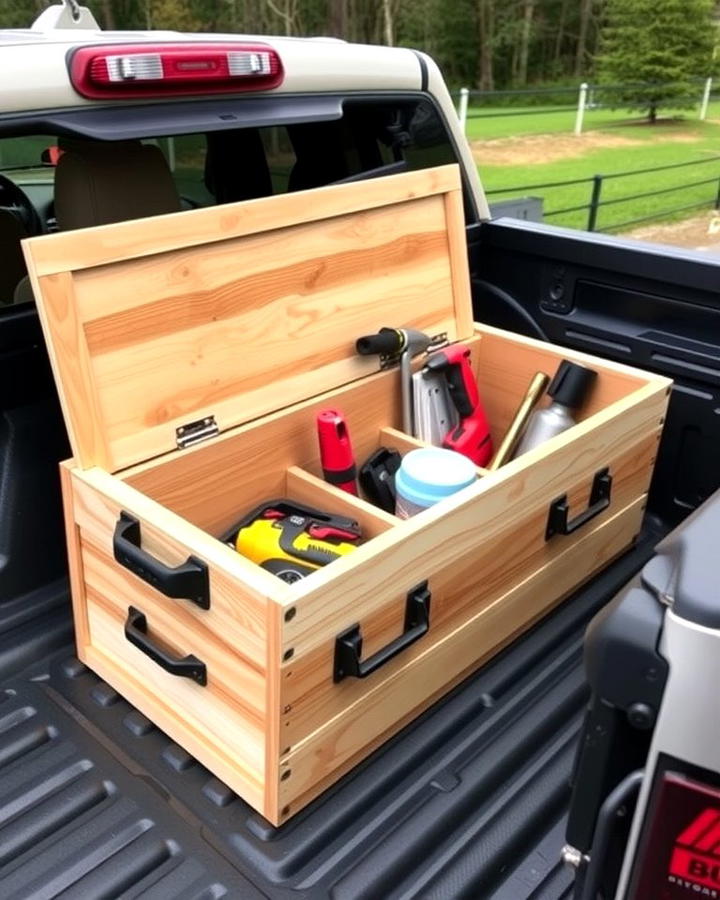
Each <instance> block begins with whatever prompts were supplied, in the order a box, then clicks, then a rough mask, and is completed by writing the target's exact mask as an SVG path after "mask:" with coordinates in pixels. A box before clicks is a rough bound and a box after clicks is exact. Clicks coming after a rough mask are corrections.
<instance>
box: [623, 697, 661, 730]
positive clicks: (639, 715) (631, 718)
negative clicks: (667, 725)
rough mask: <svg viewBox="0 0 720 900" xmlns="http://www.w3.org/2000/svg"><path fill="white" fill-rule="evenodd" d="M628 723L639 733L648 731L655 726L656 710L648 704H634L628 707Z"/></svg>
mask: <svg viewBox="0 0 720 900" xmlns="http://www.w3.org/2000/svg"><path fill="white" fill-rule="evenodd" d="M627 717H628V722H629V723H630V724H631V725H632V727H633V728H637V729H638V730H639V731H647V730H648V729H649V728H652V727H653V725H654V724H655V710H654V709H653V708H652V706H648V704H647V703H633V704H632V705H631V706H630V707H628V711H627Z"/></svg>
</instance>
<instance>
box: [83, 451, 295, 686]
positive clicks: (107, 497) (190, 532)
mask: <svg viewBox="0 0 720 900" xmlns="http://www.w3.org/2000/svg"><path fill="white" fill-rule="evenodd" d="M73 497H74V515H75V521H76V523H77V525H78V526H79V527H80V529H81V530H82V532H83V534H84V536H85V539H86V540H92V542H93V544H94V545H95V546H97V547H100V548H102V549H103V550H104V551H105V552H106V553H107V554H108V556H112V539H113V532H114V530H115V524H116V522H117V520H118V518H119V515H120V512H121V511H122V510H124V511H126V512H128V513H130V514H131V515H133V516H135V517H136V518H137V519H138V520H139V521H140V530H141V536H142V546H143V548H144V549H146V550H147V551H148V552H149V553H151V554H153V555H154V556H156V557H157V558H158V559H160V560H161V561H162V562H164V563H166V564H168V565H177V564H179V563H180V562H184V561H185V560H186V559H187V557H188V556H190V555H194V556H197V557H198V558H199V559H201V560H203V561H204V562H206V563H207V565H208V569H209V576H210V609H208V610H204V609H200V608H199V607H198V606H196V605H195V604H194V603H191V602H189V601H187V600H181V599H180V600H169V602H168V608H172V609H174V610H176V615H177V616H178V617H183V618H184V619H185V620H187V621H193V622H196V623H197V627H198V628H200V629H202V628H207V629H210V630H211V631H212V632H213V633H214V634H215V635H217V637H218V639H220V640H224V641H227V642H228V643H229V644H231V645H232V647H233V648H234V649H235V651H236V652H237V653H238V654H239V655H240V656H242V657H243V658H244V659H246V660H247V661H248V662H249V663H251V664H252V665H253V666H255V667H256V668H264V666H265V662H266V641H267V634H266V632H265V622H266V610H265V607H266V604H267V603H268V602H269V601H268V600H267V599H266V596H265V595H264V594H263V593H261V592H262V591H263V590H264V589H265V588H268V589H269V592H273V593H274V594H275V595H276V596H278V597H281V596H282V592H283V585H282V583H281V582H280V581H279V579H277V578H274V577H273V576H272V575H270V574H269V573H267V572H265V571H264V570H263V569H260V568H259V567H258V566H255V565H253V564H252V563H250V562H249V561H248V560H246V559H244V558H243V557H241V556H239V555H238V554H237V553H234V552H233V551H232V550H230V549H229V548H228V547H226V546H224V545H223V544H222V543H221V542H220V541H218V540H215V539H213V538H211V537H209V536H208V535H206V534H204V533H203V532H201V531H200V530H199V529H196V528H194V527H193V526H191V525H190V524H189V523H187V522H184V521H183V520H182V519H180V518H179V517H178V516H175V515H174V514H173V513H170V512H168V511H167V510H165V509H163V507H161V506H159V505H158V504H156V503H153V501H151V500H148V499H147V498H145V497H144V496H143V495H142V494H140V493H139V492H138V491H135V490H134V489H133V488H131V487H129V486H128V485H125V484H123V483H122V482H121V481H119V480H118V479H116V478H113V477H112V476H111V475H108V474H107V473H104V472H101V471H100V470H97V469H91V470H88V471H87V472H80V471H77V470H76V471H75V472H74V473H73ZM114 566H115V568H117V569H118V571H119V572H120V573H121V574H122V578H123V585H124V589H123V596H124V598H125V599H126V600H127V602H128V603H129V604H132V603H135V602H137V605H138V606H140V607H142V605H143V602H145V603H146V604H147V601H148V599H149V598H152V597H156V598H157V600H158V602H162V600H165V599H167V598H163V597H162V595H161V594H160V593H159V592H158V591H155V590H154V589H153V588H151V587H149V586H148V585H147V584H146V583H145V582H144V581H142V580H141V579H140V578H138V577H137V576H136V575H134V574H132V573H130V572H127V571H126V570H124V569H123V568H122V567H120V566H119V565H117V564H114Z"/></svg>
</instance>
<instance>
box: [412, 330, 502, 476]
mask: <svg viewBox="0 0 720 900" xmlns="http://www.w3.org/2000/svg"><path fill="white" fill-rule="evenodd" d="M425 368H426V369H429V370H430V371H431V372H439V373H441V374H442V375H444V376H445V380H446V382H447V386H448V393H449V394H450V398H451V399H452V401H453V403H454V404H455V408H456V409H457V411H458V414H459V416H460V422H459V423H458V425H456V426H455V427H454V428H453V429H451V430H450V431H448V433H447V434H446V435H445V437H444V439H443V447H446V448H447V449H448V450H456V451H457V452H458V453H462V454H463V455H464V456H467V457H468V459H471V460H472V461H473V462H474V463H475V465H476V466H484V465H485V464H486V463H488V462H489V461H490V458H491V457H492V452H493V445H492V438H491V437H490V428H489V426H488V421H487V416H486V415H485V410H484V409H483V406H482V403H481V402H480V395H479V393H478V388H477V383H476V381H475V376H474V375H473V371H472V367H471V365H470V350H469V349H468V348H467V347H466V346H465V345H464V344H451V345H450V346H449V347H444V348H443V349H442V350H436V351H435V352H434V353H432V354H431V355H430V357H429V359H428V361H427V363H426V364H425Z"/></svg>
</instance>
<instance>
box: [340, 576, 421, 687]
mask: <svg viewBox="0 0 720 900" xmlns="http://www.w3.org/2000/svg"><path fill="white" fill-rule="evenodd" d="M430 597H431V594H430V591H429V590H428V583H427V581H423V583H422V584H419V585H418V586H417V587H415V588H413V589H412V590H411V591H410V592H409V593H408V595H407V603H406V605H405V627H404V629H403V633H402V634H401V635H400V636H399V637H397V638H395V640H394V641H391V642H390V643H389V644H388V645H387V646H386V647H383V648H382V650H378V652H377V653H374V654H373V655H372V656H371V657H370V658H369V659H366V660H365V661H364V662H361V661H360V657H361V656H362V643H363V639H362V633H361V632H360V625H353V626H352V627H351V628H348V629H347V630H345V631H343V632H342V634H339V635H338V636H337V637H336V638H335V664H334V667H333V681H334V682H335V683H337V682H338V681H342V680H343V678H367V677H368V675H372V673H373V672H376V671H377V670H378V669H379V668H380V666H384V665H385V663H387V662H390V660H391V659H394V658H395V657H396V656H397V655H398V653H402V651H403V650H405V649H406V648H407V647H409V646H410V645H411V644H414V643H415V641H417V640H419V639H420V638H421V637H422V636H423V635H424V634H427V632H428V630H429V628H430Z"/></svg>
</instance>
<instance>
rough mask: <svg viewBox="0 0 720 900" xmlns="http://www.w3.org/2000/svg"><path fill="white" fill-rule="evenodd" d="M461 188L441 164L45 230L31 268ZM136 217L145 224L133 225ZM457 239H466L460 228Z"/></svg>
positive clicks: (99, 259)
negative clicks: (50, 232) (74, 229)
mask: <svg viewBox="0 0 720 900" xmlns="http://www.w3.org/2000/svg"><path fill="white" fill-rule="evenodd" d="M460 189H461V182H460V169H459V168H458V166H457V165H449V166H438V167H436V168H432V169H423V170H421V171H418V172H407V173H403V174H400V175H390V176H388V177H386V178H377V179H369V180H367V181H363V182H357V183H355V184H347V185H328V186H327V187H320V188H313V189H312V190H308V191H296V192H294V193H292V194H282V195H278V196H276V197H262V198H260V199H258V200H243V201H242V202H240V203H228V204H224V205H223V206H222V207H220V208H219V209H218V208H216V207H208V208H206V209H197V210H193V211H192V212H191V213H190V214H189V215H188V213H187V212H186V211H184V212H179V213H171V214H170V215H163V216H152V217H150V218H148V219H133V220H131V221H128V222H115V223H113V224H112V225H101V226H99V227H97V228H84V229H83V230H82V241H79V240H78V239H77V232H67V233H64V232H58V233H57V234H53V235H45V236H43V238H42V241H39V240H31V241H26V242H25V246H26V247H27V248H28V249H29V251H30V255H31V257H32V261H33V263H34V268H35V271H36V274H37V275H38V276H40V275H54V274H56V273H57V272H66V271H70V270H71V271H75V270H80V269H88V268H92V267H94V266H101V265H105V264H106V263H110V262H116V261H117V260H118V259H119V258H123V259H138V258H140V257H143V256H146V255H147V254H148V252H150V253H165V252H166V251H168V250H174V249H176V248H177V247H198V246H201V245H203V244H209V243H212V242H214V241H218V240H224V239H226V238H236V237H243V236H244V235H251V234H257V233H259V232H264V231H274V230H276V229H277V227H278V223H284V222H297V223H299V224H300V223H305V222H317V221H321V220H322V219H328V218H332V217H334V216H341V215H346V214H348V213H354V212H365V211H367V210H372V209H378V208H382V207H384V206H391V205H392V204H394V203H404V202H405V201H407V200H412V199H413V198H414V197H422V196H432V195H435V194H445V193H447V192H448V191H459V190H460ZM218 212H219V213H220V216H219V217H218ZM140 222H142V223H143V228H142V229H138V227H137V226H138V224H139V223H140ZM145 223H147V224H145ZM462 240H463V243H464V241H465V235H464V234H463V235H462ZM26 256H27V252H26Z"/></svg>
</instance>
